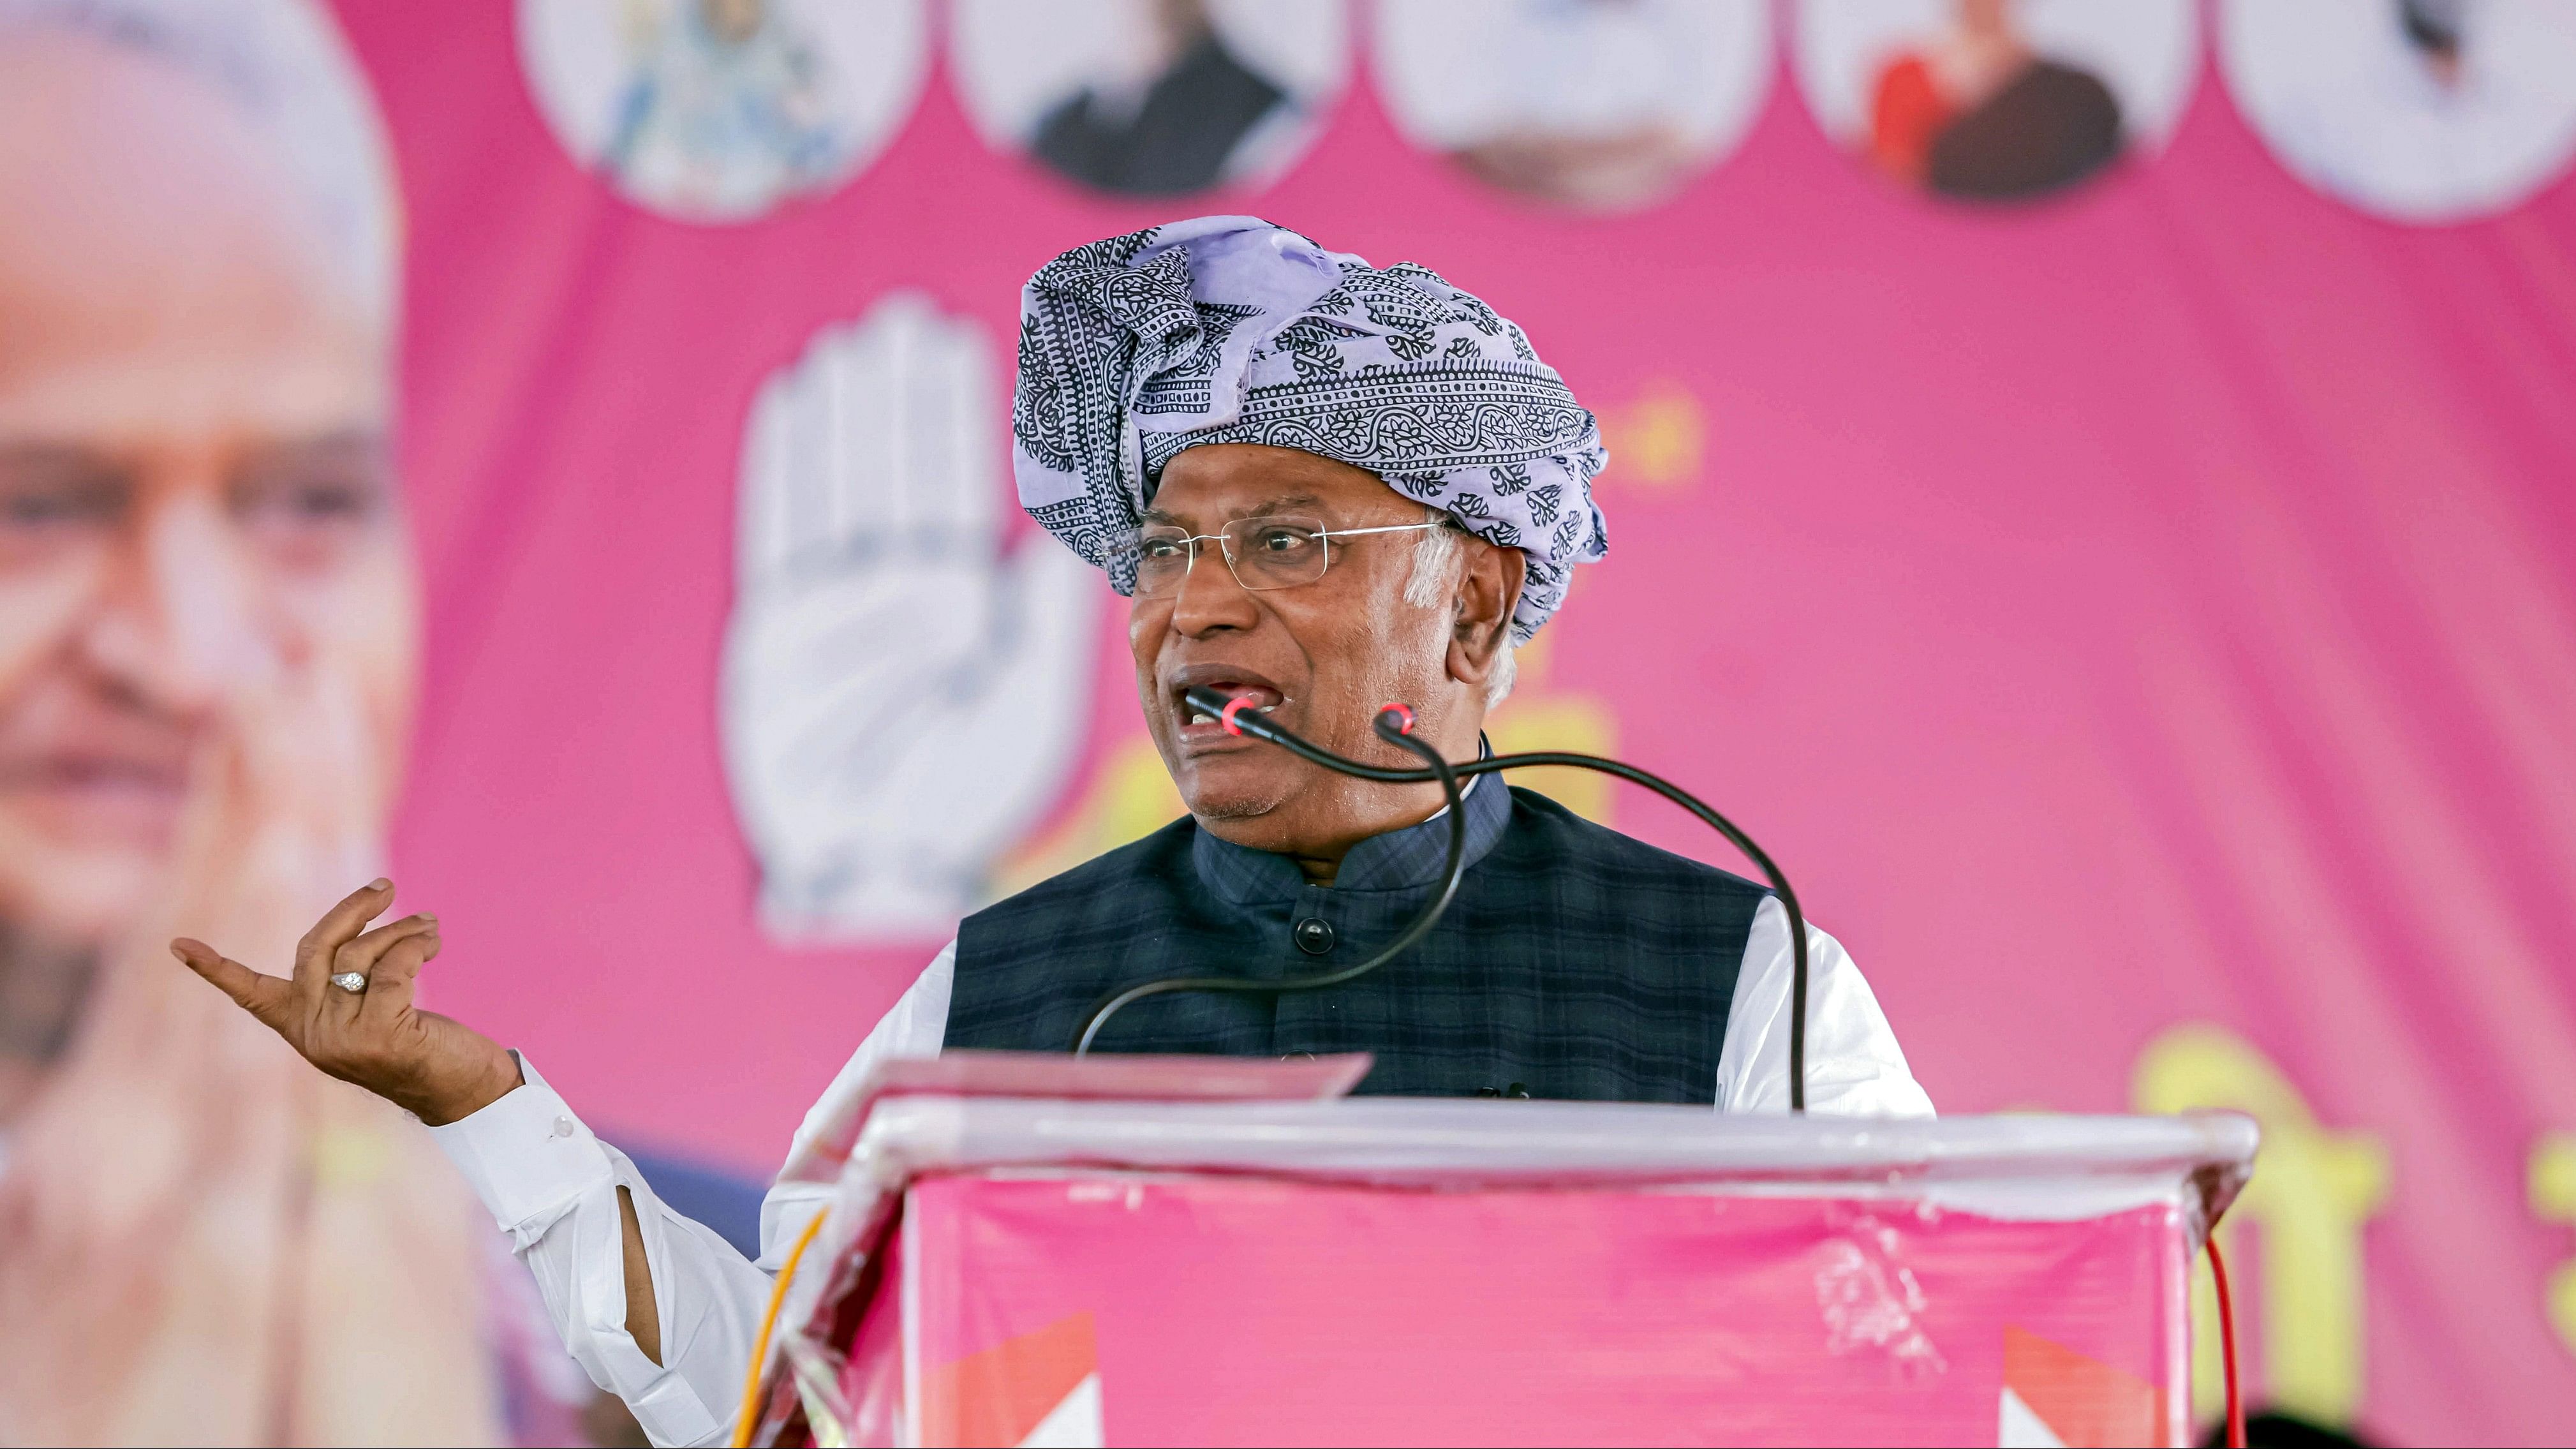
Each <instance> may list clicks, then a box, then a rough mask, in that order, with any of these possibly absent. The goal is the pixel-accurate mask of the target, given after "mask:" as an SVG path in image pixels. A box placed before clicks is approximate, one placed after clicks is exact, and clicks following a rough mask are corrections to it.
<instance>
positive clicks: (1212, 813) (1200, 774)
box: [1181, 758, 1288, 820]
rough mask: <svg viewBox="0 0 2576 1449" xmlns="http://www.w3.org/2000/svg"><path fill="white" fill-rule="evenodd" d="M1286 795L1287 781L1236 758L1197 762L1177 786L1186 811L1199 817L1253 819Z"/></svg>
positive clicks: (1265, 812) (1274, 806) (1277, 806)
mask: <svg viewBox="0 0 2576 1449" xmlns="http://www.w3.org/2000/svg"><path fill="white" fill-rule="evenodd" d="M1263 763H1264V764H1267V763H1269V762H1266V761H1265V762H1263ZM1287 798H1288V785H1287V783H1286V782H1285V781H1282V780H1280V779H1278V778H1277V776H1276V775H1275V774H1274V773H1273V772H1272V771H1271V770H1268V769H1264V768H1261V767H1260V766H1256V765H1253V764H1252V763H1251V762H1250V761H1244V760H1240V759H1236V758H1228V759H1225V760H1221V761H1218V760H1201V761H1199V762H1198V764H1197V768H1195V769H1193V770H1191V771H1190V778H1189V780H1188V781H1187V782H1185V783H1184V784H1183V786H1182V789H1181V799H1182V800H1183V801H1184V802H1185V803H1186V804H1188V806H1189V807H1190V813H1191V814H1192V815H1195V816H1197V817H1198V818H1199V819H1201V820H1252V819H1257V818H1259V817H1261V816H1263V815H1267V814H1269V813H1270V812H1271V811H1273V810H1276V809H1278V808H1279V806H1280V804H1281V802H1283V801H1285V800H1286V799H1287Z"/></svg>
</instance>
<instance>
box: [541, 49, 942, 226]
mask: <svg viewBox="0 0 2576 1449" xmlns="http://www.w3.org/2000/svg"><path fill="white" fill-rule="evenodd" d="M928 23H929V22H928V18H927V16H926V15H925V14H924V10H923V0H627V3H623V4H618V5H603V4H595V3H591V0H520V5H519V58H520V64H521V66H522V67H523V68H524V69H525V71H526V73H527V78H528V89H529V90H530V91H531V92H533V93H534V94H535V96H536V98H537V103H538V109H539V110H541V111H543V112H544V114H545V118H546V124H547V125H548V126H549V127H550V128H552V129H553V131H554V133H555V138H556V139H557V140H558V141H560V142H562V144H563V146H564V149H566V150H567V151H569V152H571V153H572V155H573V156H574V157H575V158H576V159H577V160H579V161H580V163H581V164H582V165H583V166H585V167H587V168H589V169H590V170H593V171H596V172H598V173H600V174H601V175H602V176H605V177H606V178H607V179H608V181H609V183H610V184H611V185H613V186H615V187H616V188H617V190H618V192H619V193H620V194H621V195H623V196H625V197H626V198H627V199H628V200H630V201H633V202H635V203H636V204H637V205H639V206H643V207H645V208H647V209H649V210H652V211H656V212H659V213H661V214H663V215H665V216H670V217H674V218H677V219H679V220H682V221H699V222H739V221H748V220H751V219H753V218H755V217H759V216H762V215H765V214H766V213H768V212H769V211H770V210H771V209H772V208H774V207H776V206H777V205H778V204H779V203H780V202H782V201H785V200H787V199H789V198H791V197H797V196H808V195H817V194H821V193H826V192H829V191H832V190H834V189H835V188H837V187H839V186H840V185H841V184H842V183H843V182H845V181H847V180H849V179H850V177H851V176H852V175H854V174H856V173H857V171H858V170H859V169H860V168H861V167H863V166H865V165H866V164H867V163H868V161H869V160H870V159H871V158H873V157H874V156H875V155H876V154H877V152H878V151H879V150H880V149H882V148H883V147H884V145H885V143H886V141H887V140H888V139H889V138H891V137H892V136H893V134H894V133H895V132H896V131H897V130H900V129H901V128H902V126H903V122H904V119H905V118H906V117H907V116H908V115H910V113H911V111H912V107H913V102H914V101H915V100H916V99H918V98H919V96H920V94H921V83H922V77H923V75H924V73H925V72H926V71H927V69H928V59H929V55H928V43H929V42H928Z"/></svg>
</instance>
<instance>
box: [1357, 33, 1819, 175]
mask: <svg viewBox="0 0 2576 1449" xmlns="http://www.w3.org/2000/svg"><path fill="white" fill-rule="evenodd" d="M1770 32H1771V22H1770V8H1769V6H1768V5H1767V4H1766V3H1765V0H1641V3H1610V4H1603V3H1599V0H1578V3H1571V4H1569V3H1566V0H1504V3H1498V0H1383V3H1381V4H1380V5H1379V6H1378V9H1377V37H1376V49H1375V52H1374V54H1373V56H1372V59H1373V60H1374V62H1375V66H1374V69H1375V72H1376V76H1377V79H1378V83H1379V86H1380V87H1381V89H1382V90H1383V92H1384V95H1385V99H1386V104H1387V109H1388V111H1389V112H1390V113H1391V114H1392V115H1393V116H1394V118H1395V122H1396V126H1397V128H1398V129H1399V130H1401V131H1402V132H1403V133H1404V136H1405V139H1406V140H1408V141H1411V142H1412V143H1413V144H1414V145H1416V146H1418V147H1421V148H1422V149H1424V150H1427V151H1433V152H1437V153H1439V154H1440V155H1443V156H1446V157H1448V158H1449V160H1451V161H1452V162H1454V163H1455V164H1457V165H1458V166H1459V167H1460V168H1462V169H1463V170H1465V171H1466V172H1467V173H1468V174H1470V175H1472V176H1474V177H1476V178H1477V179H1478V180H1481V181H1484V182H1486V183H1488V184H1490V185H1493V186H1497V187H1500V188H1502V189H1503V190H1505V191H1511V192H1517V193H1519V194H1521V195H1523V196H1528V197H1533V198H1536V199H1538V200H1540V201H1546V202H1553V203H1555V204H1557V205H1560V206H1570V207H1575V208H1579V209H1583V210H1591V211H1621V210H1628V209H1631V208H1635V207H1640V206H1646V205H1649V204H1651V203H1654V202H1657V201H1660V200H1662V199H1663V198H1665V197H1666V196H1669V195H1670V194H1672V192H1673V191H1675V190H1676V189H1678V188H1679V187H1680V186H1681V185H1682V184H1683V183H1685V182H1687V181H1688V180H1689V179H1690V178H1691V177H1693V176H1696V175H1698V174H1700V173H1701V172H1702V171H1704V170H1706V169H1707V168H1708V167H1710V166H1713V165H1715V164H1717V162H1718V161H1719V160H1720V159H1721V158H1723V157H1724V155H1725V154H1726V153H1727V152H1728V151H1729V150H1731V149H1733V147H1734V145H1735V143H1736V142H1737V141H1738V140H1740V139H1741V138H1742V136H1743V134H1744V131H1745V128H1746V127H1748V126H1750V125H1751V124H1752V122H1753V118H1754V116H1755V115H1756V114H1757V113H1759V111H1760V110H1761V107H1762V100H1763V97H1764V96H1765V95H1766V94H1767V93H1768V91H1769V89H1770V81H1771V63H1772V62H1771V33H1770Z"/></svg>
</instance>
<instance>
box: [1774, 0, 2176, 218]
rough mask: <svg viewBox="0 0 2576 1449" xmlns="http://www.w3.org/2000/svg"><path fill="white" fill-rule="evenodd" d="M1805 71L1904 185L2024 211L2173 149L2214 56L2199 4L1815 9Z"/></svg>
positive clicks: (1832, 112) (1833, 127)
mask: <svg viewBox="0 0 2576 1449" xmlns="http://www.w3.org/2000/svg"><path fill="white" fill-rule="evenodd" d="M1795 63H1796V65H1797V70H1798V82H1799V85H1800V86H1801V88H1803V89H1804V90H1805V92H1806V97H1807V105H1808V107H1809V108H1810V109H1811V110H1813V111H1814V112H1815V115H1816V119H1817V120H1818V121H1819V122H1820V123H1821V124H1822V125H1823V126H1824V128H1825V130H1826V132H1827V134H1829V135H1831V136H1833V137H1834V138H1835V139H1836V140H1838V141H1840V142H1842V143H1843V145H1845V146H1847V147H1849V148H1850V149H1851V150H1852V151H1854V152H1856V153H1858V154H1860V155H1861V156H1864V157H1866V158H1867V159H1868V160H1869V162H1870V163H1871V164H1872V165H1873V166H1875V167H1876V168H1877V169H1878V170H1880V171H1881V172H1883V173H1885V174H1886V175H1887V176H1888V177H1889V178H1890V179H1892V180H1895V181H1897V182H1899V183H1902V184H1904V185H1907V186H1914V187H1920V188H1922V189H1923V190H1925V191H1928V192H1931V193H1933V194H1935V195H1939V196H1947V197H1952V198H1956V199H1959V200H1963V201H1977V202H2011V201H2022V200H2028V199H2031V198H2034V197H2040V196H2046V195H2049V194H2051V193H2053V192H2058V191H2063V190H2065V189H2066V188H2068V187H2070V186H2074V185H2077V184H2079V183H2081V182H2083V181H2085V180H2086V179H2088V178H2090V177H2093V176H2095V175H2097V174H2099V173H2100V172H2102V171H2103V170H2104V169H2105V168H2107V167H2109V166H2111V165H2112V164H2113V163H2115V162H2117V161H2118V160H2119V159H2120V158H2121V157H2123V156H2124V155H2128V154H2130V153H2132V152H2137V151H2152V150H2155V149H2157V148H2159V147H2161V146H2162V145H2163V144H2164V141H2165V138H2166V137H2167V136H2168V135H2170V134H2172V131H2173V128H2174V125H2175V124H2176V123H2177V122H2178V121H2179V120H2180V119H2181V116H2182V110H2183V106H2184V104H2185V103H2186V102H2188V101H2189V100H2190V98H2191V89H2192V81H2193V77H2194V75H2195V73H2196V71H2197V69H2198V67H2199V64H2200V53H2199V46H2198V37H2197V27H2196V25H2195V22H2194V20H2193V17H2192V6H2191V3H2190V0H1801V3H1800V5H1799V7H1798V35H1797V47H1796V57H1795Z"/></svg>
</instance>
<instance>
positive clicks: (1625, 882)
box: [947, 779, 1768, 1103]
mask: <svg viewBox="0 0 2576 1449" xmlns="http://www.w3.org/2000/svg"><path fill="white" fill-rule="evenodd" d="M1501 785H1502V782H1501V781H1500V780H1496V779H1488V780H1485V781H1484V782H1483V783H1481V784H1479V785H1478V786H1477V788H1475V789H1474V790H1472V791H1470V792H1469V793H1468V795H1467V799H1466V806H1465V808H1466V815H1467V825H1468V855H1467V859H1468V867H1467V871H1466V874H1465V876H1464V877H1463V878H1462V879H1461V881H1460V883H1459V887H1458V895H1457V899H1455V900H1454V901H1452V902H1451V903H1450V906H1449V910H1448V912H1447V913H1446V914H1445V915H1443V916H1442V917H1441V919H1440V924H1439V925H1438V926H1437V927H1436V928H1434V929H1433V931H1432V933H1431V934H1430V935H1429V936H1428V937H1426V938H1424V939H1423V940H1422V941H1421V942H1419V943H1417V944H1416V945H1415V946H1414V947H1413V949H1412V950H1410V951H1408V952H1406V953H1405V954H1404V955H1402V956H1399V957H1397V958H1396V959H1395V960H1393V961H1390V962H1388V963H1387V964H1386V965H1384V966H1382V967H1380V968H1378V969H1377V970H1376V971H1374V972H1372V973H1370V974H1369V975H1367V976H1363V977H1361V978H1360V979H1359V980H1357V981H1354V982H1351V983H1349V984H1347V985H1343V986H1335V987H1327V988H1325V989H1323V990H1320V991H1304V992H1289V993H1284V994H1271V993H1260V994H1239V993H1222V994H1220V993H1207V992H1189V993H1177V994H1173V995H1168V996H1157V997H1149V998H1147V999H1146V1000H1143V1001H1140V1002H1137V1003H1136V1004H1134V1005H1132V1006H1130V1007H1128V1008H1126V1009H1125V1010H1123V1011H1121V1012H1120V1013H1119V1014H1118V1015H1117V1016H1116V1017H1114V1018H1113V1019H1112V1020H1111V1022H1110V1024H1109V1025H1108V1026H1107V1027H1106V1028H1104V1029H1103V1030H1102V1032H1101V1034H1100V1038H1099V1041H1098V1043H1097V1044H1096V1047H1095V1050H1099V1051H1104V1052H1211V1053H1221V1054H1225V1055H1230V1056H1287V1055H1293V1054H1296V1053H1300V1052H1313V1053H1316V1054H1318V1055H1322V1054H1325V1053H1330V1052H1349V1051H1366V1052H1373V1053H1375V1054H1376V1056H1377V1065H1376V1067H1375V1068H1374V1069H1373V1070H1372V1071H1371V1072H1370V1073H1369V1076H1368V1079H1367V1080H1366V1081H1364V1082H1362V1083H1361V1084H1360V1087H1359V1090H1360V1091H1361V1092H1363V1093H1373V1094H1382V1095H1392V1096H1419V1097H1472V1096H1478V1095H1488V1094H1492V1093H1495V1092H1502V1093H1506V1094H1511V1095H1518V1094H1519V1093H1518V1092H1517V1091H1515V1090H1514V1089H1515V1088H1516V1087H1517V1088H1520V1089H1523V1090H1526V1091H1527V1093H1528V1094H1529V1095H1530V1096H1533V1097H1553V1098H1560V1099H1577V1100H1593V1101H1624V1102H1700V1103H1705V1102H1708V1101H1711V1100H1712V1099H1713V1098H1714V1096H1715V1093H1716V1085H1717V1056H1718V1046H1719V1043H1720V1042H1721V1041H1722V1040H1723V1039H1724V1037H1725V1033H1726V1015H1727V1007H1728V1005H1729V1004H1730V1003H1731V1002H1732V1001H1733V999H1734V994H1735V976H1736V971H1737V969H1738V968H1739V966H1740V965H1741V964H1742V962H1743V959H1744V942H1745V937H1746V934H1747V933H1748V932H1749V931H1750V930H1751V928H1752V924H1753V913H1754V910H1755V908H1756V907H1758V906H1759V905H1760V904H1761V903H1762V900H1763V898H1764V897H1765V895H1767V894H1768V892H1766V891H1765V890H1764V889H1763V888H1762V887H1760V886H1757V885H1755V884H1753V883H1752V882H1750V881H1746V880H1742V879H1739V878H1738V877H1735V876H1732V875H1729V874H1727V873H1726V872H1724V871H1721V870H1716V869H1713V868H1711V867H1709V866H1705V865H1701V864H1699V863H1698V862H1696V861H1691V860H1685V859H1683V858H1682V857H1680V856H1678V855H1673V854H1670V853H1668V852H1665V851H1661V850H1657V849H1655V848H1654V847H1653V846H1650V845H1647V844H1645V843H1643V842H1641V841H1636V840H1631V839H1629V838H1628V837H1627V836H1624V835H1621V834H1619V833H1618V832H1617V831H1614V830H1608V829H1604V828H1603V827H1601V826H1598V825H1594V824H1591V823H1590V822H1588V821H1585V820H1583V819H1581V818H1580V817H1578V816H1576V815H1574V814H1573V813H1572V812H1570V811H1568V810H1567V809H1565V807H1563V806H1561V805H1559V804H1557V803H1556V802H1555V801H1553V800H1550V799H1548V798H1547V797H1545V796H1543V795H1535V794H1532V793H1530V792H1529V791H1527V790H1516V789H1515V790H1506V789H1503V788H1500V787H1501ZM1448 829H1449V826H1448V822H1447V821H1446V820H1445V819H1436V818H1435V819H1433V820H1429V821H1425V822H1424V823H1422V824H1420V825H1416V826H1413V827H1411V828H1409V829H1405V830H1398V831H1394V832H1391V833H1389V834H1386V835H1381V836H1377V837H1375V838H1373V839H1370V840H1367V841H1363V842H1361V843H1360V844H1359V845H1358V846H1356V847H1354V848H1353V849H1352V850H1351V852H1350V854H1349V856H1348V857H1346V858H1345V859H1344V860H1343V862H1342V866H1341V870H1340V872H1339V875H1338V879H1337V880H1336V882H1335V883H1334V884H1333V885H1331V886H1329V887H1326V886H1316V885H1310V884H1308V883H1307V882H1306V880H1305V879H1304V877H1303V876H1302V875H1301V874H1300V873H1299V872H1298V869H1297V867H1296V865H1295V863H1294V862H1292V861H1290V860H1288V859H1287V858H1286V857H1284V856H1278V855H1271V854H1268V853H1266V852H1263V851H1257V850H1248V849H1245V848H1244V847H1242V846H1238V845H1229V844H1227V843H1226V842H1224V841H1222V840H1219V839H1217V838H1216V837H1215V836H1213V835H1210V834H1208V833H1207V832H1205V831H1203V830H1200V829H1199V828H1198V827H1197V825H1196V824H1195V823H1194V822H1193V821H1191V820H1190V819H1188V818H1186V817H1184V818H1183V819H1181V820H1180V821H1178V822H1176V823H1174V824H1172V825H1170V826H1167V827H1165V828H1164V829H1162V830H1159V831H1156V832H1155V833H1154V834H1152V835H1149V836H1147V837H1145V838H1144V839H1142V840H1139V841H1137V842H1135V843H1134V844H1132V845H1128V846H1125V847H1123V848H1121V849H1118V850H1114V851H1111V852H1110V853H1108V854H1107V855H1104V856H1101V857H1100V858H1099V859H1097V860H1094V861H1092V862H1090V863H1088V864H1086V865H1082V866H1079V867H1076V868H1075V869H1073V870H1070V871H1067V872H1065V873H1064V874H1063V875H1060V876H1057V877H1055V878H1054V879H1053V880H1050V881H1047V882H1045V883H1043V884H1041V885H1038V886H1035V887H1033V888H1031V889H1029V890H1026V891H1023V892H1021V893H1020V894H1018V895H1016V896H1013V897H1011V898H1010V899H1009V900H1006V901H1003V902H1001V903H999V904H997V905H994V906H992V907H990V908H988V909H986V910H983V911H979V912H977V913H976V914H974V915H972V916H969V917H967V919H966V921H965V923H964V924H963V925H962V926H961V927H959V929H958V933H957V976H956V986H955V991H954V994H953V995H952V996H951V998H950V1000H949V1007H948V1034H947V1045H948V1046H950V1047H986V1048H1009V1049H1018V1050H1027V1051H1063V1050H1065V1049H1066V1047H1067V1046H1068V1045H1070V1043H1071V1042H1072V1040H1073V1038H1074V1035H1075V1033H1076V1032H1077V1030H1078V1029H1079V1028H1080V1024H1081V1023H1082V1021H1083V1019H1084V1018H1085V1016H1086V1015H1087V1014H1088V1013H1089V1012H1090V1010H1091V1008H1092V1007H1094V1006H1095V1005H1097V1004H1098V1003H1099V1002H1100V1001H1101V1000H1102V999H1103V998H1104V997H1106V996H1108V995H1109V994H1110V993H1111V992H1114V991H1119V990H1123V989H1125V988H1126V987H1129V986H1133V985H1135V984H1137V983H1139V982H1144V981H1151V980H1154V979H1155V978H1157V977H1164V976H1182V975H1192V976H1206V975H1233V976H1244V977H1253V978H1258V979H1263V980H1278V979H1280V978H1282V977H1287V976H1297V975H1311V974H1314V973H1317V972H1321V971H1328V970H1331V969H1333V968H1335V967H1338V966H1347V965H1352V964H1355V963H1357V962H1358V961H1360V960H1362V959H1364V958H1365V957H1366V956H1368V955H1369V954H1370V953H1373V952H1375V951H1376V950H1377V949H1378V948H1379V947H1380V946H1382V945H1383V944H1385V943H1386V942H1388V941H1390V940H1393V939H1394V938H1395V936H1396V935H1397V934H1398V933H1400V932H1401V931H1402V930H1403V929H1404V927H1405V925H1406V924H1407V923H1408V922H1409V921H1410V920H1411V919H1412V918H1413V915H1414V913H1415V912H1416V911H1418V910H1420V909H1421V908H1422V905H1423V903H1424V902H1425V901H1426V900H1428V899H1429V897H1430V893H1431V890H1432V888H1433V887H1434V886H1435V885H1436V884H1437V883H1438V881H1439V878H1440V870H1441V865H1442V861H1443V858H1444V852H1445V851H1446V849H1447V846H1448Z"/></svg>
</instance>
